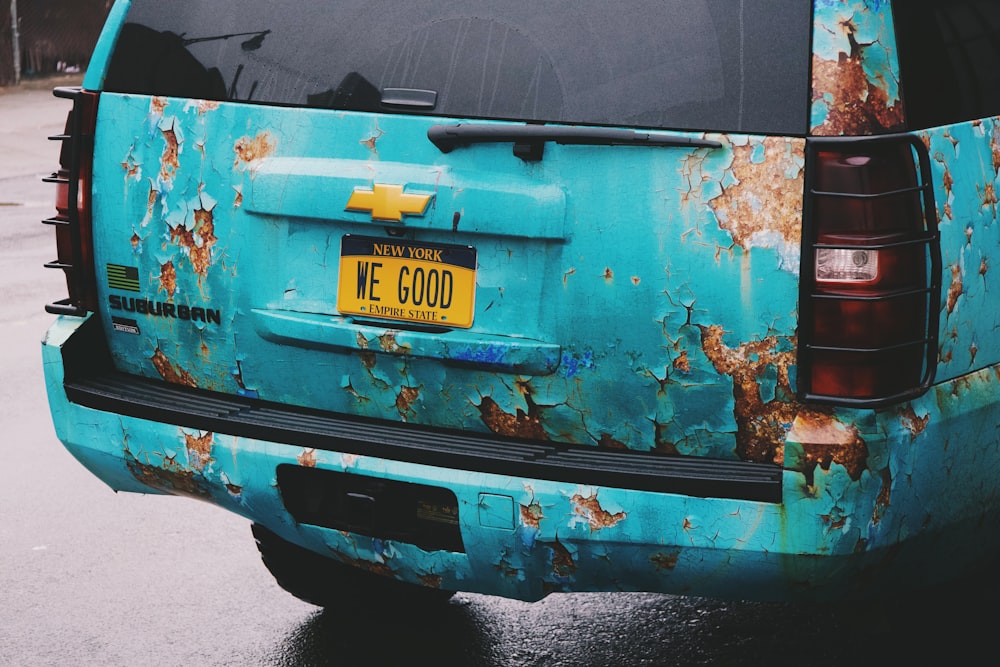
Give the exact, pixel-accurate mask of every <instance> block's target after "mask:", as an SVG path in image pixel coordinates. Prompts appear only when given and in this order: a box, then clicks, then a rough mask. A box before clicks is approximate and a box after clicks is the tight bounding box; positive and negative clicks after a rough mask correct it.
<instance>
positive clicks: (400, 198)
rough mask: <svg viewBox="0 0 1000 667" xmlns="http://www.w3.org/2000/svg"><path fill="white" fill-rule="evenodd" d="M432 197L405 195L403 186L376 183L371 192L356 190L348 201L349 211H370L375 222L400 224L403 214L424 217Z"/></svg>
mask: <svg viewBox="0 0 1000 667" xmlns="http://www.w3.org/2000/svg"><path fill="white" fill-rule="evenodd" d="M430 200H431V195H418V194H404V193H403V186H402V185H382V184H380V183H376V184H375V186H374V187H373V188H372V189H371V190H364V189H362V188H355V189H354V192H353V193H351V198H350V199H348V200H347V210H348V211H368V212H370V213H371V214H372V219H373V220H394V221H396V222H400V221H402V219H403V214H404V213H405V214H407V215H423V214H424V210H425V209H426V208H427V202H429V201H430Z"/></svg>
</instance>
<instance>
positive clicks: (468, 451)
mask: <svg viewBox="0 0 1000 667" xmlns="http://www.w3.org/2000/svg"><path fill="white" fill-rule="evenodd" d="M65 389H66V394H67V396H68V397H69V400H70V401H72V402H74V403H76V404H78V405H82V406H85V407H88V408H93V409H95V410H102V411H106V412H114V413H117V414H123V415H127V416H132V417H138V418H141V419H150V420H153V421H157V422H162V423H167V424H176V425H178V426H182V427H185V428H192V429H198V430H202V431H212V432H214V433H225V434H229V435H233V436H240V437H248V438H256V439H260V440H268V441H273V442H280V443H286V444H290V445H297V446H301V447H308V448H315V449H320V450H331V451H342V452H346V453H350V454H356V455H360V456H375V457H380V458H386V459H392V460H396V461H404V462H410V463H420V464H426V465H433V466H440V467H444V468H451V469H455V470H465V471H475V472H483V473H493V474H502V475H511V476H515V477H529V478H536V479H544V480H551V481H559V482H566V483H574V484H583V485H590V486H596V487H617V488H625V489H636V490H642V491H654V492H662V493H677V494H684V495H690V496H696V497H703V498H730V499H738V500H750V501H760V502H770V503H780V502H781V486H782V469H781V467H780V466H777V465H771V464H765V463H749V462H745V461H719V460H709V459H694V458H684V457H677V456H664V455H660V454H655V453H643V452H629V451H623V450H614V451H609V450H599V449H594V448H588V447H581V446H570V445H561V444H555V443H549V442H525V441H516V440H510V439H505V438H501V437H498V436H495V435H491V434H475V433H469V432H453V431H444V430H436V429H429V428H425V427H420V426H414V425H410V424H400V423H395V422H377V421H371V420H362V419H358V418H346V417H344V416H341V415H336V414H333V413H325V412H319V411H315V410H309V409H304V408H296V407H294V406H287V405H280V404H276V403H269V402H266V401H261V400H257V399H251V398H243V397H238V396H228V395H225V394H219V393H214V392H208V391H203V390H198V389H191V388H188V387H182V386H177V385H170V384H165V383H162V382H159V381H155V380H150V379H146V378H139V377H134V376H130V375H126V374H122V373H117V372H113V371H100V372H94V371H92V372H90V373H87V374H84V375H82V376H81V375H77V376H76V377H73V378H71V379H69V380H67V381H66V383H65Z"/></svg>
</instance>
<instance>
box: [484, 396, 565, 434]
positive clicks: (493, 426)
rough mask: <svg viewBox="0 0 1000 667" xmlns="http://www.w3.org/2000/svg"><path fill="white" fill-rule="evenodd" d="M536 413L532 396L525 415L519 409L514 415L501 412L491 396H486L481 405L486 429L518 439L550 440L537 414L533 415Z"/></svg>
mask: <svg viewBox="0 0 1000 667" xmlns="http://www.w3.org/2000/svg"><path fill="white" fill-rule="evenodd" d="M535 411H536V410H535V405H534V403H532V402H531V398H530V396H529V397H528V412H527V413H525V412H524V410H522V409H521V408H518V409H517V413H516V414H513V415H512V414H510V413H507V412H504V411H503V410H501V409H500V406H499V405H497V403H496V401H494V400H493V399H492V398H490V397H489V396H484V397H483V400H482V401H480V403H479V414H480V417H481V418H482V420H483V423H484V424H486V427H487V428H489V429H490V430H491V431H493V432H494V433H497V434H499V435H506V436H510V437H516V438H529V439H534V440H548V439H549V436H548V434H547V433H546V432H545V429H544V428H542V423H541V420H540V419H539V418H538V415H537V414H533V413H534V412H535Z"/></svg>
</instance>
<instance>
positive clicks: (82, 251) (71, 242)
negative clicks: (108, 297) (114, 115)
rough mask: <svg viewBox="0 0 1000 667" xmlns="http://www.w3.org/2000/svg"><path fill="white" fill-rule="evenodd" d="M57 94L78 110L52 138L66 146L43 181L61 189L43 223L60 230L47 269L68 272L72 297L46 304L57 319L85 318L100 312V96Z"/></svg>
mask: <svg viewBox="0 0 1000 667" xmlns="http://www.w3.org/2000/svg"><path fill="white" fill-rule="evenodd" d="M53 93H54V94H55V96H56V97H62V98H66V99H71V100H73V109H72V110H71V111H70V113H69V115H68V117H67V118H66V130H65V132H64V133H63V134H61V135H58V136H55V137H50V139H53V140H56V141H61V142H62V143H63V145H62V149H61V150H60V152H59V171H57V172H55V173H54V174H52V175H51V176H49V177H48V178H45V179H42V180H44V181H45V182H46V183H54V184H55V185H56V215H55V216H53V217H51V218H48V219H47V220H43V221H42V222H44V223H45V224H47V225H53V226H54V227H55V229H56V259H55V260H53V261H51V262H49V263H47V264H46V265H45V267H46V268H50V269H60V270H62V271H63V272H64V273H65V274H66V288H67V290H68V292H69V296H68V297H67V298H65V299H61V300H59V301H56V302H54V303H50V304H48V305H46V306H45V310H46V311H48V312H50V313H53V314H55V315H84V314H86V313H87V312H88V311H93V310H95V309H96V298H97V290H96V285H95V274H94V259H93V252H92V250H93V239H92V235H91V219H90V187H91V169H92V166H93V154H94V126H95V124H96V122H97V100H98V93H92V92H87V91H84V90H82V89H80V88H56V89H55V90H54V91H53Z"/></svg>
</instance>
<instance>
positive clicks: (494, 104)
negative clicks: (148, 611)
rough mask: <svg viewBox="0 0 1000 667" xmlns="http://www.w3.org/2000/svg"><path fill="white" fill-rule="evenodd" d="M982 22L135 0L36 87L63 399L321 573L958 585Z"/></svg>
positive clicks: (984, 237) (340, 582)
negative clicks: (75, 68) (49, 119)
mask: <svg viewBox="0 0 1000 667" xmlns="http://www.w3.org/2000/svg"><path fill="white" fill-rule="evenodd" d="M998 34H1000V8H997V7H994V6H993V5H992V4H991V3H987V2H976V1H972V0H950V1H949V2H943V1H941V0H918V1H914V0H906V1H903V0H895V1H893V2H885V1H876V0H814V2H812V3H810V2H806V1H802V0H747V1H745V2H740V3H732V2H729V1H728V0H698V1H697V2H691V1H690V0H666V1H664V0H660V1H658V2H628V3H626V4H624V5H609V4H608V3H598V2H583V3H580V2H574V3H566V2H554V3H542V5H539V3H535V2H519V1H512V2H503V3H500V2H493V1H485V0H484V1H479V0H476V1H471V2H470V1H464V2H448V1H446V2H442V1H435V2H408V3H395V2H372V1H369V0H366V1H364V2H361V1H353V0H348V1H344V2H333V3H318V2H305V3H302V2H298V3H287V2H274V1H269V2H261V1H259V0H250V1H248V2H231V1H229V0H226V1H220V2H204V1H203V0H182V1H181V2H173V3H169V4H166V3H157V2H152V1H151V0H132V1H128V0H119V1H118V2H116V4H115V5H114V7H113V9H112V11H111V14H110V16H109V19H108V22H107V25H106V28H105V30H104V33H103V35H102V37H101V39H100V42H99V43H98V45H97V48H96V50H95V53H94V56H93V58H92V60H91V63H90V67H89V68H88V71H87V74H86V78H85V80H84V82H83V86H82V87H81V88H74V89H57V90H56V91H55V92H56V95H58V96H61V97H67V98H70V99H72V100H73V110H72V112H71V113H70V115H69V119H68V121H67V130H66V133H65V135H63V136H61V137H57V138H58V139H60V140H61V141H62V154H61V168H60V170H59V172H57V173H55V174H53V177H52V178H51V179H50V180H52V181H53V182H55V183H56V184H57V188H58V193H59V194H58V203H57V214H56V215H55V216H54V217H53V218H51V219H50V220H47V221H45V222H47V223H49V224H52V225H53V226H54V227H55V229H56V238H57V246H58V256H57V258H56V259H55V260H54V261H53V262H51V263H50V265H49V266H50V267H53V268H56V269H59V270H62V271H65V273H66V276H67V285H68V296H67V297H66V298H64V299H61V300H59V301H56V302H54V303H52V304H50V305H49V306H47V309H48V310H49V312H51V313H53V314H56V315H58V318H57V319H56V321H55V322H54V324H53V325H52V327H51V329H50V330H49V332H48V334H47V335H46V337H45V340H44V341H43V353H44V358H45V375H46V382H47V386H48V391H49V401H50V405H51V409H52V415H53V420H54V423H55V426H56V430H57V433H58V436H59V438H60V439H61V440H62V442H63V443H64V444H65V445H66V447H67V448H68V449H69V451H70V452H72V454H73V455H74V456H75V457H77V458H78V459H79V460H80V462H81V463H82V464H83V465H85V466H86V467H87V468H89V469H90V470H91V471H92V472H93V473H94V474H95V475H97V476H98V477H99V478H101V479H102V480H103V481H104V482H106V483H107V484H108V485H110V486H111V487H112V488H114V489H116V490H122V491H133V492H139V493H168V494H181V495H189V496H194V497H198V498H201V499H204V500H207V501H209V502H212V503H214V504H217V505H219V506H220V507H223V508H225V509H227V510H230V511H232V512H235V513H237V514H240V515H242V516H244V517H246V518H247V519H249V520H250V521H251V522H252V526H253V534H254V536H255V538H256V540H257V545H258V547H259V548H260V551H261V554H262V557H263V559H264V562H265V564H267V566H268V568H269V569H270V570H271V572H272V573H273V574H274V575H275V577H276V578H277V580H278V582H279V583H280V584H281V585H282V586H283V587H285V588H286V589H287V590H289V591H290V592H291V593H293V594H295V595H297V596H298V597H301V598H303V599H305V600H308V601H310V602H313V603H315V604H318V605H323V606H330V605H346V606H352V605H361V604H370V603H371V602H372V601H375V602H376V603H378V604H382V603H385V602H392V601H398V600H400V599H403V598H406V597H410V596H416V597H417V598H423V597H428V598H447V597H448V596H449V595H450V594H451V593H452V592H454V591H471V592H480V593H486V594H492V595H500V596H506V597H510V598H516V599H522V600H537V599H540V598H542V597H544V596H545V595H546V594H548V593H551V592H568V591H612V590H614V591H616V590H627V591H636V590H641V591H657V592H666V593H678V594H691V595H700V596H716V597H723V598H734V599H735V598H740V599H760V600H793V599H831V598H842V597H855V596H870V595H875V594H880V593H882V592H884V591H888V590H893V589H898V588H899V587H901V586H902V587H912V586H914V585H916V584H918V583H929V582H932V581H938V580H944V579H946V578H947V577H949V576H953V575H954V574H955V573H956V572H957V571H958V570H959V569H960V568H961V567H962V566H964V565H967V564H971V563H972V562H973V561H976V560H978V559H981V558H987V557H992V556H995V554H996V553H997V548H998V546H1000V544H998V540H1000V531H998V530H997V524H998V521H1000V502H998V498H1000V474H998V472H1000V470H998V468H1000V432H998V430H997V428H996V425H997V424H998V423H1000V409H998V406H997V396H998V394H997V388H996V383H997V381H998V379H1000V334H998V331H1000V328H998V326H997V315H996V309H995V306H994V304H993V303H992V300H991V298H990V296H989V294H990V293H991V291H992V292H994V293H1000V285H997V284H996V281H997V279H995V278H994V277H993V275H994V273H993V272H992V271H991V268H992V264H993V261H994V258H995V257H996V256H997V255H998V247H1000V238H998V229H1000V225H998V224H997V220H996V208H997V197H996V194H995V191H996V189H995V184H996V181H997V169H998V166H1000V158H997V155H998V154H1000V150H998V148H997V147H998V145H1000V140H997V139H995V138H994V135H995V132H996V126H997V123H998V121H997V120H996V118H995V117H994V116H995V115H996V114H998V113H1000V85H998V84H1000V81H998V80H997V79H998V78H1000V67H998V65H1000V52H998V50H997V46H996V43H997V42H996V39H995V38H996V37H997V35H998ZM943 563H948V566H947V567H943V566H942V564H943Z"/></svg>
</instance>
